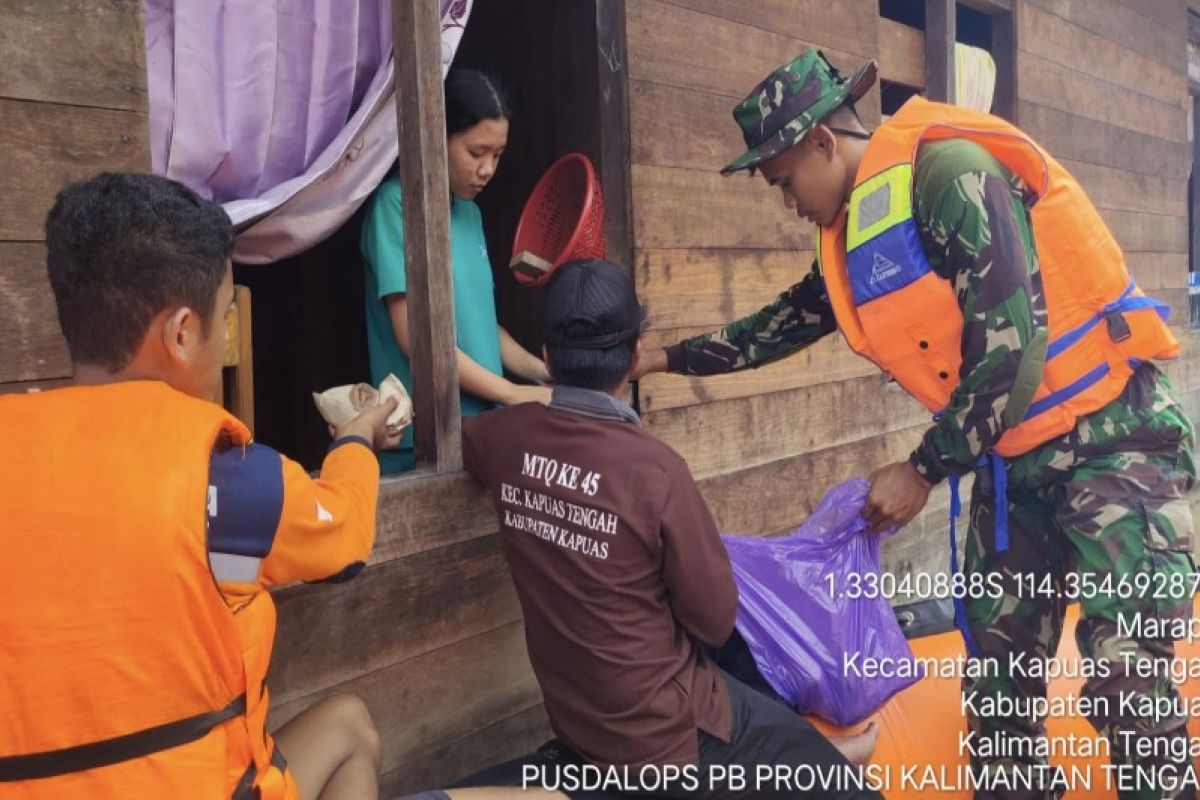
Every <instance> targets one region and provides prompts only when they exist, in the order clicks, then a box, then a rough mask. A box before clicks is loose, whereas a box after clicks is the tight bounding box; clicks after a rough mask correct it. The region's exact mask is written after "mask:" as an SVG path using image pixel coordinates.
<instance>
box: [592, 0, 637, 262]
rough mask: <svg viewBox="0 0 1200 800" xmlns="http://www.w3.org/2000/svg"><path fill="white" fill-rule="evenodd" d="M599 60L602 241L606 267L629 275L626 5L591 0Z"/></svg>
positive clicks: (618, 0) (621, 0) (619, 0)
mask: <svg viewBox="0 0 1200 800" xmlns="http://www.w3.org/2000/svg"><path fill="white" fill-rule="evenodd" d="M595 4H596V39H597V44H598V47H597V50H598V51H599V52H598V55H599V66H598V69H597V79H596V82H597V85H598V86H599V97H598V101H599V105H600V108H599V120H598V125H597V127H598V128H599V129H600V159H599V163H598V168H599V170H600V177H601V181H602V183H603V191H604V217H605V220H604V223H605V227H604V241H605V249H606V252H607V255H608V259H609V260H610V261H615V262H616V263H618V264H621V265H622V266H625V267H627V268H628V269H629V271H630V273H631V274H632V272H633V236H632V231H633V221H632V219H631V217H630V214H631V206H632V203H631V200H630V179H629V173H630V166H629V152H630V143H629V137H630V133H629V98H628V96H627V90H628V86H629V72H628V65H629V57H628V53H627V50H626V45H625V3H624V0H595Z"/></svg>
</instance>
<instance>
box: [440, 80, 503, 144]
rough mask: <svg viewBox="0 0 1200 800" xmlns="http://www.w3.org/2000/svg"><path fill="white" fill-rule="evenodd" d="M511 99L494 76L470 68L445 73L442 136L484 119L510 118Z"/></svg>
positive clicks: (451, 134)
mask: <svg viewBox="0 0 1200 800" xmlns="http://www.w3.org/2000/svg"><path fill="white" fill-rule="evenodd" d="M511 118H512V99H511V98H510V97H509V94H508V89H507V88H505V86H504V84H503V83H502V82H501V81H500V79H499V78H497V77H496V76H495V75H490V74H488V73H485V72H481V71H479V70H477V69H472V68H470V67H451V68H450V72H449V73H447V74H446V135H447V136H453V135H454V134H456V133H462V132H463V131H465V130H467V129H469V128H473V127H475V126H476V125H478V124H479V122H480V121H481V120H485V119H511Z"/></svg>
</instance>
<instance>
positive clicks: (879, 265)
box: [870, 252, 900, 286]
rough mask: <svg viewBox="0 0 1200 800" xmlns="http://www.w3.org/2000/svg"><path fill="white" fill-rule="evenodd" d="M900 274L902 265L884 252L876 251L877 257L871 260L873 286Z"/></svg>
mask: <svg viewBox="0 0 1200 800" xmlns="http://www.w3.org/2000/svg"><path fill="white" fill-rule="evenodd" d="M899 274H900V265H899V264H897V263H896V262H895V261H892V260H891V259H890V258H888V257H887V256H885V255H884V254H883V253H880V252H876V253H875V258H874V260H873V261H872V262H871V284H870V285H871V286H874V285H875V284H877V283H879V282H880V281H886V280H887V279H888V278H891V277H892V276H894V275H899Z"/></svg>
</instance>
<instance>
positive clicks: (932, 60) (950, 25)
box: [925, 0, 957, 103]
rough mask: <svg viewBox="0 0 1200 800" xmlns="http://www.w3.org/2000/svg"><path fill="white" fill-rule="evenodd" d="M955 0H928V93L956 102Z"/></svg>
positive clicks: (926, 25) (926, 90) (932, 96)
mask: <svg viewBox="0 0 1200 800" xmlns="http://www.w3.org/2000/svg"><path fill="white" fill-rule="evenodd" d="M956 21H957V14H956V13H955V0H925V96H926V97H928V98H929V99H930V100H940V101H941V102H943V103H953V102H954V100H955V97H954V38H955V27H956Z"/></svg>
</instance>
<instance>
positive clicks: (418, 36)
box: [392, 0, 462, 472]
mask: <svg viewBox="0 0 1200 800" xmlns="http://www.w3.org/2000/svg"><path fill="white" fill-rule="evenodd" d="M438 8H439V6H438V3H437V0H392V41H393V50H394V54H395V63H396V121H397V128H398V130H399V137H400V185H401V187H402V189H403V203H404V263H405V267H406V269H407V272H408V321H409V330H411V331H413V332H415V334H416V335H414V336H412V337H411V339H410V341H411V343H412V352H411V354H410V356H411V358H412V372H413V404H414V411H415V415H414V419H413V425H414V436H415V440H416V454H417V465H418V466H419V467H423V468H428V469H433V470H435V471H437V472H449V471H453V470H457V469H460V468H461V467H462V438H461V437H462V428H461V426H462V420H461V417H460V408H459V400H458V358H457V352H456V347H457V344H456V341H455V325H454V280H453V277H452V275H451V272H450V188H449V183H448V182H447V178H446V174H447V173H446V136H445V130H446V110H445V107H444V101H443V96H442V92H443V89H442V70H441V40H442V38H441V29H442V27H441V19H440V17H439V15H438Z"/></svg>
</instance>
